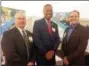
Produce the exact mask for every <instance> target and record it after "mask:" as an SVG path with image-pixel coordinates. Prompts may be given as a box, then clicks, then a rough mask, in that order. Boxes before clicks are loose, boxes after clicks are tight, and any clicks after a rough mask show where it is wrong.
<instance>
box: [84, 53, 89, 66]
mask: <svg viewBox="0 0 89 66" xmlns="http://www.w3.org/2000/svg"><path fill="white" fill-rule="evenodd" d="M85 65H86V66H89V55H86V56H85Z"/></svg>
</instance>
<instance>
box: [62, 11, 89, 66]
mask: <svg viewBox="0 0 89 66" xmlns="http://www.w3.org/2000/svg"><path fill="white" fill-rule="evenodd" d="M79 16H80V14H79V12H78V11H76V10H74V11H72V12H70V13H69V21H70V26H69V27H68V28H66V29H65V32H64V37H63V42H62V52H63V64H64V66H81V65H82V66H84V65H85V63H84V62H85V61H84V53H85V48H86V46H87V39H88V37H87V30H86V29H85V27H84V26H82V25H80V24H79Z"/></svg>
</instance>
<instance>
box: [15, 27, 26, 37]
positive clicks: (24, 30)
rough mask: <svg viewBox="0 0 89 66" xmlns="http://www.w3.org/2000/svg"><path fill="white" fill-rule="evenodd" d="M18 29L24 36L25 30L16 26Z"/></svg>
mask: <svg viewBox="0 0 89 66" xmlns="http://www.w3.org/2000/svg"><path fill="white" fill-rule="evenodd" d="M16 28H17V29H18V30H19V32H20V33H21V35H23V32H22V31H25V29H21V28H19V27H17V26H16Z"/></svg>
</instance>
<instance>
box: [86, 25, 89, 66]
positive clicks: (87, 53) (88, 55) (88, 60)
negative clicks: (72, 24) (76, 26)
mask: <svg viewBox="0 0 89 66" xmlns="http://www.w3.org/2000/svg"><path fill="white" fill-rule="evenodd" d="M86 29H87V31H88V44H87V48H86V51H85V66H89V51H87V50H89V49H88V47H89V26H87V27H86Z"/></svg>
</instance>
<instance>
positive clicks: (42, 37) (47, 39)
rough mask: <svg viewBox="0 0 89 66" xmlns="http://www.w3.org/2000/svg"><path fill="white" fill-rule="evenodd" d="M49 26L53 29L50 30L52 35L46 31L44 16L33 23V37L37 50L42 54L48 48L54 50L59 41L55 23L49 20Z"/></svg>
mask: <svg viewBox="0 0 89 66" xmlns="http://www.w3.org/2000/svg"><path fill="white" fill-rule="evenodd" d="M51 26H52V28H54V29H55V32H52V36H50V34H49V32H48V27H47V23H46V21H45V19H44V18H43V19H41V20H38V21H36V22H35V24H34V28H33V39H34V42H35V45H36V47H37V50H38V52H39V53H40V54H42V55H43V56H44V55H45V53H47V52H48V51H49V50H54V51H56V50H57V47H58V45H59V43H60V38H59V35H58V27H57V25H56V24H55V23H54V22H52V21H51Z"/></svg>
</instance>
